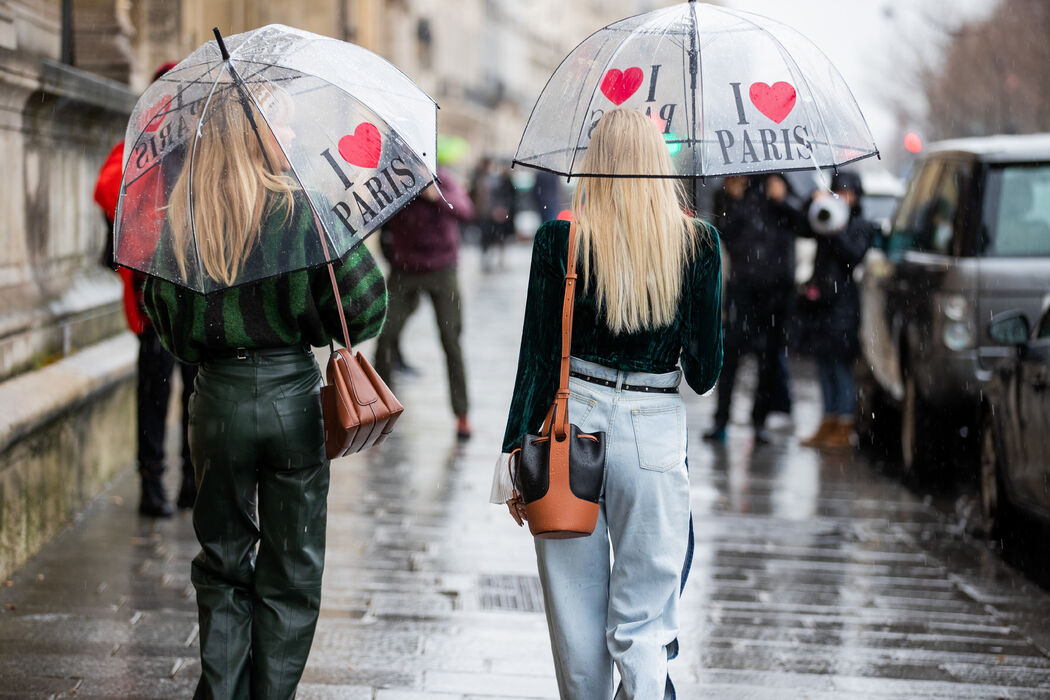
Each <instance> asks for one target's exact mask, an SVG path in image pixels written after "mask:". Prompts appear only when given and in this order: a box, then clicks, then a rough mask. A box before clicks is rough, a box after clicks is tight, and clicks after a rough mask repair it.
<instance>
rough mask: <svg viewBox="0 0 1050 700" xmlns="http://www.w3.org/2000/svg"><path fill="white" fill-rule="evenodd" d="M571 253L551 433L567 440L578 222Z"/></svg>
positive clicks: (571, 226) (572, 234)
mask: <svg viewBox="0 0 1050 700" xmlns="http://www.w3.org/2000/svg"><path fill="white" fill-rule="evenodd" d="M568 247H569V251H568V259H567V260H566V263H565V296H564V297H563V299H562V305H561V365H560V368H559V374H558V391H557V393H555V394H554V406H553V407H552V411H553V415H552V425H551V432H552V433H553V434H554V437H555V439H557V440H559V441H561V440H564V439H565V436H566V434H567V433H568V430H569V411H568V408H569V351H570V350H571V348H572V311H573V306H574V303H575V299H576V222H575V221H570V222H569V246H568Z"/></svg>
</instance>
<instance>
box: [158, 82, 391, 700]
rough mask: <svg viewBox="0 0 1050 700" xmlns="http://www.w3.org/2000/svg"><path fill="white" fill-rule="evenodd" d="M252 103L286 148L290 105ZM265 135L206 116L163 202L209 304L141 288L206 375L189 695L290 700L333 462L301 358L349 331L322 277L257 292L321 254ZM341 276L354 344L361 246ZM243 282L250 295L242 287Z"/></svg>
mask: <svg viewBox="0 0 1050 700" xmlns="http://www.w3.org/2000/svg"><path fill="white" fill-rule="evenodd" d="M252 97H253V102H254V101H257V102H258V103H260V104H263V105H265V106H266V109H265V111H266V112H267V113H268V114H269V115H270V116H271V120H273V119H274V115H277V119H276V121H275V122H274V124H273V127H272V129H273V131H277V132H278V133H279V135H280V136H281V140H282V142H283V143H285V144H288V143H289V141H290V140H291V139H292V138H294V134H292V133H291V132H290V131H288V130H287V127H286V126H282V125H281V119H280V114H281V112H282V110H283V109H290V106H289V105H284V106H282V105H281V104H276V105H275V104H272V102H270V101H273V100H283V99H285V98H284V97H282V95H280V94H277V93H264V92H262V91H261V89H260V88H257V87H256V88H253V93H252ZM248 109H251V111H252V114H253V117H254V121H255V123H256V125H257V131H256V129H255V128H253V127H252V126H251V124H250V123H249V121H248V118H247V110H248ZM282 130H284V131H282ZM273 131H271V127H269V126H268V125H267V123H266V121H265V120H264V119H263V117H262V114H261V113H260V112H259V111H257V110H256V109H255V108H254V107H249V106H247V105H246V104H243V105H242V104H241V103H240V102H239V101H238V100H236V99H233V100H228V101H226V102H225V103H224V104H222V105H221V106H218V107H216V108H215V111H214V113H212V114H210V115H209V116H208V120H207V122H206V123H205V125H204V128H203V129H202V132H201V137H200V139H199V141H198V143H197V144H196V153H195V154H194V155H193V157H192V161H191V158H190V157H187V158H186V161H185V165H184V167H183V169H182V171H181V173H180V174H179V176H178V180H177V181H176V183H175V187H174V189H173V190H172V194H171V197H170V204H169V206H168V208H167V219H166V223H165V227H166V234H167V235H165V236H163V237H162V240H161V245H162V246H165V247H166V248H167V250H163V251H162V253H161V254H168V255H171V256H174V259H175V263H177V266H178V270H179V271H180V273H181V275H182V279H183V280H185V281H190V280H194V279H195V276H198V275H203V277H204V278H205V279H204V280H203V281H204V282H205V283H206V284H205V285H204V288H214V289H215V290H216V291H214V292H212V293H209V294H208V295H207V296H205V295H202V294H197V293H195V292H191V291H188V290H187V289H184V288H183V287H180V286H176V285H174V284H171V283H169V282H165V281H163V280H160V279H157V278H150V279H149V281H148V282H147V285H146V293H145V304H146V307H147V310H148V312H149V315H150V317H151V318H152V319H153V322H154V324H155V325H156V328H157V332H158V333H159V334H160V337H161V339H162V341H163V342H164V345H165V346H166V347H167V348H168V349H169V350H170V351H171V352H172V353H174V354H175V355H176V356H177V357H178V358H179V359H181V360H183V361H186V362H199V363H200V370H199V372H198V374H197V380H196V383H195V388H194V392H193V396H192V397H191V399H190V417H189V421H190V432H189V440H190V448H191V451H192V455H193V463H194V466H195V469H196V478H197V487H198V493H197V501H196V505H195V506H194V510H193V526H194V531H195V532H196V534H197V539H198V540H199V542H200V545H201V551H200V553H199V554H198V555H197V556H196V558H194V560H193V565H192V571H191V580H192V582H193V585H194V588H195V589H196V591H197V606H198V610H199V618H200V654H201V678H200V681H199V683H198V686H197V693H196V695H195V697H205V698H234V697H237V698H247V697H258V698H290V697H292V696H294V695H295V689H296V686H297V685H298V682H299V679H300V677H301V676H302V672H303V667H304V665H305V664H306V658H307V655H308V654H309V651H310V645H311V642H312V640H313V635H314V628H315V626H316V624H317V615H318V609H319V607H320V600H321V573H322V570H323V567H324V550H325V525H326V518H327V498H328V467H329V463H328V460H326V459H325V450H324V430H323V427H322V418H321V403H320V397H319V386H320V381H321V374H320V371H319V369H318V367H317V363H316V361H315V360H314V357H313V354H312V353H311V352H310V346H311V345H316V346H321V345H327V344H328V342H329V341H330V340H331V339H332V338H333V337H335V338H342V332H341V326H340V318H339V312H338V308H337V304H336V299H335V295H334V293H333V291H332V285H331V282H330V280H329V274H328V270H327V269H325V268H320V269H316V270H301V271H299V272H292V273H289V274H284V275H279V276H272V277H268V278H264V279H260V275H261V274H262V273H264V272H265V266H266V265H267V264H268V262H270V263H272V261H273V260H274V258H275V257H276V256H282V257H283V258H287V259H291V260H293V261H294V260H299V262H305V255H306V250H307V249H308V248H311V247H314V246H319V245H320V244H319V239H318V232H317V229H316V228H315V219H314V214H313V213H312V211H311V210H310V207H309V206H308V205H307V203H306V199H305V196H304V195H303V193H302V191H301V190H300V189H299V188H298V186H297V185H296V183H295V181H294V180H293V179H292V178H291V177H289V175H288V174H287V173H286V172H284V171H285V170H286V169H287V168H288V167H289V166H288V163H287V160H286V159H285V157H284V155H283V154H282V152H281V149H280V148H279V147H278V146H277V140H276V139H275V138H274V135H273ZM191 162H192V168H193V172H192V177H191V176H190V167H191ZM190 198H192V205H191V201H190ZM191 221H192V225H193V233H194V234H195V240H196V246H194V245H192V240H193V239H194V236H193V235H191V228H190V227H191ZM293 264H294V263H293ZM286 269H287V268H286ZM335 269H336V276H337V279H338V287H339V292H340V297H341V300H342V304H343V308H344V310H345V312H346V322H347V325H348V327H349V331H350V336H351V339H352V341H353V342H358V341H361V340H364V339H365V338H369V337H371V336H374V335H376V334H377V333H378V332H379V329H380V327H381V326H382V324H383V318H384V315H385V310H386V287H385V283H384V281H383V276H382V273H381V272H380V270H379V268H378V267H377V266H376V263H375V261H374V260H373V259H372V257H371V256H370V255H369V254H368V252H367V250H366V249H365V247H364V246H359V247H358V248H356V249H355V250H354V251H353V252H352V253H350V254H349V256H348V257H346V258H344V259H343V260H341V261H339V262H338V263H337V264H336V265H335ZM249 279H256V280H258V281H255V282H250V283H246V284H240V282H242V281H244V280H249ZM230 285H238V286H233V287H232V288H231V287H230ZM256 547H258V551H257V552H256Z"/></svg>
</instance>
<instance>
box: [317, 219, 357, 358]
mask: <svg viewBox="0 0 1050 700" xmlns="http://www.w3.org/2000/svg"><path fill="white" fill-rule="evenodd" d="M314 222H315V223H316V224H317V235H318V236H319V237H320V238H321V249H322V250H323V251H324V259H325V260H328V259H329V257H328V241H326V240H325V238H324V227H323V226H321V222H320V221H318V220H317V217H316V216H315V217H314ZM328 276H329V277H330V278H331V280H332V294H334V295H335V305H336V306H337V307H338V308H339V323H340V325H342V327H343V342H344V344H345V345H346V349H347V350H349V351H350V354H351V355H352V354H353V352H354V349H353V347H351V345H350V331H348V330H347V328H346V314H344V313H343V297H342V295H340V294H339V283H338V282H337V281H336V279H335V268H334V267H333V266H332V263H328Z"/></svg>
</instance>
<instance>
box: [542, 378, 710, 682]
mask: <svg viewBox="0 0 1050 700" xmlns="http://www.w3.org/2000/svg"><path fill="white" fill-rule="evenodd" d="M571 367H572V369H573V371H577V372H582V373H584V374H587V375H589V376H591V377H598V378H601V379H609V380H613V381H618V382H619V384H621V385H622V384H630V385H636V386H650V387H667V386H677V385H678V384H679V382H680V381H681V373H680V372H678V371H675V372H669V373H666V374H648V373H644V372H622V371H618V370H615V369H611V368H608V367H603V366H602V365H598V364H594V363H591V362H584V361H583V360H579V359H577V358H572V362H571ZM569 389H570V391H571V395H570V397H569V420H570V421H571V422H572V423H574V424H576V425H577V426H579V427H580V429H581V430H583V431H586V432H592V431H595V432H596V431H603V432H605V439H606V441H607V445H606V450H607V457H606V463H605V487H604V492H603V496H602V501H601V511H600V514H599V516H598V524H597V526H596V527H595V529H594V532H593V533H592V534H591V536H590V537H581V538H578V539H571V540H543V539H537V540H536V558H537V561H538V564H539V573H540V582H541V583H542V584H543V593H544V600H545V603H546V612H547V624H548V626H549V628H550V636H551V648H552V650H553V652H554V665H555V669H556V672H557V676H558V688H559V690H560V693H561V697H562V699H563V700H609V699H610V698H611V697H612V696H613V664H614V663H615V664H616V667H617V668H618V669H619V671H620V678H621V684H620V687H619V688H618V690H617V691H616V700H628V699H634V698H636V699H637V700H661V699H668V698H673V697H674V689H673V686H672V685H671V682H670V679H669V678H668V676H667V661H668V658H670V657H672V656H673V655H674V654H675V653H676V652H677V646H678V645H677V637H678V599H679V594H680V585H681V582H682V576H683V565H684V563H685V559H686V556H687V547H688V539H689V475H688V472H687V469H686V462H685V457H686V420H685V406H684V405H683V402H682V397H681V395H680V394H677V393H674V394H671V393H645V392H639V391H623V390H620V389H618V388H612V387H605V386H601V385H599V384H595V383H593V382H587V381H584V380H582V379H576V378H570V379H569ZM610 545H611V553H612V563H611V565H610Z"/></svg>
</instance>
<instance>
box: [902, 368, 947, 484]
mask: <svg viewBox="0 0 1050 700" xmlns="http://www.w3.org/2000/svg"><path fill="white" fill-rule="evenodd" d="M933 432H934V421H933V416H932V414H931V412H930V408H929V407H928V406H927V405H926V402H925V401H923V400H922V397H921V396H919V390H918V387H917V386H916V385H915V376H914V375H913V374H911V373H910V372H908V371H907V370H905V374H904V401H903V402H902V404H901V415H900V448H901V449H900V457H901V467H902V468H903V470H904V474H905V475H906V476H911V477H920V476H926V475H929V474H931V473H933V472H934V471H935V467H936V466H937V464H936V463H935V461H934V454H933V451H932V450H931V449H930V445H931V444H932V443H934V442H936V440H937V439H938V437H937V436H935V435H933Z"/></svg>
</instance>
